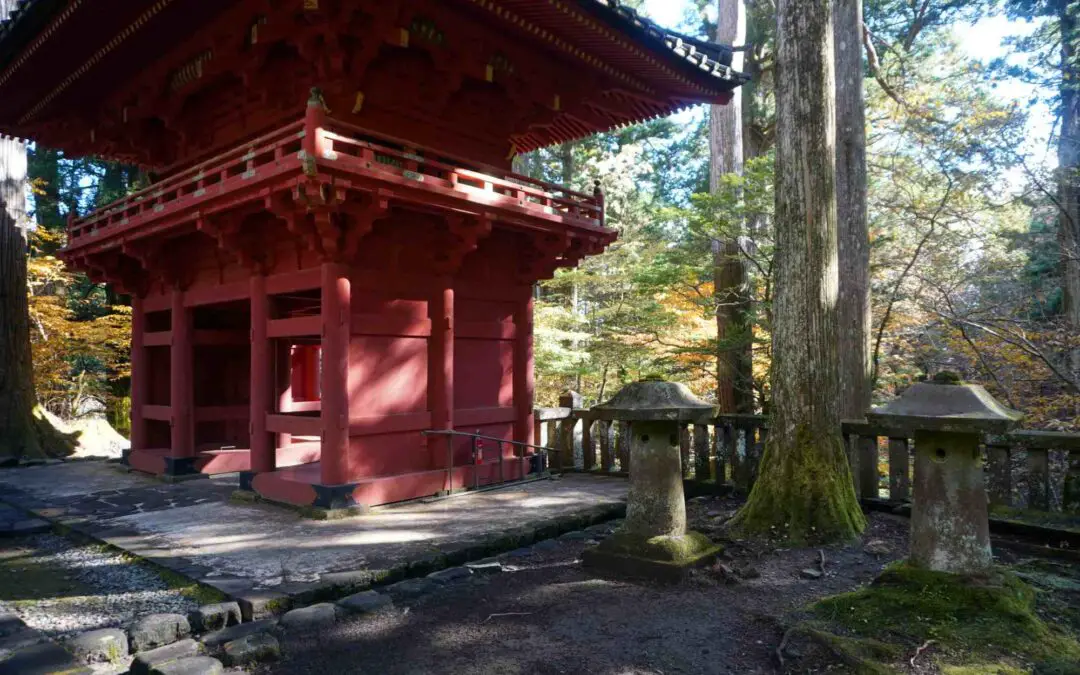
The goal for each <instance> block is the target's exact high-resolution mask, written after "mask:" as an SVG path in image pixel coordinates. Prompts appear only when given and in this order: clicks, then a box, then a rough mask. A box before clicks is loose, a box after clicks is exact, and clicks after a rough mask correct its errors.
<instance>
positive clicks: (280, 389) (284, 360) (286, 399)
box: [274, 340, 292, 448]
mask: <svg viewBox="0 0 1080 675" xmlns="http://www.w3.org/2000/svg"><path fill="white" fill-rule="evenodd" d="M274 376H275V378H276V394H275V395H276V397H277V411H279V412H289V411H290V410H292V408H291V407H290V406H291V404H292V345H290V344H289V343H288V342H287V341H285V340H278V341H277V342H276V344H275V346H274ZM277 444H278V447H279V448H284V447H286V446H289V445H292V434H278V437H277Z"/></svg>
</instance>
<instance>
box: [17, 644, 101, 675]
mask: <svg viewBox="0 0 1080 675" xmlns="http://www.w3.org/2000/svg"><path fill="white" fill-rule="evenodd" d="M91 672H92V671H91V670H90V669H89V668H83V667H81V666H80V665H79V664H78V663H77V662H76V661H75V657H74V656H73V655H72V654H71V652H69V651H68V650H66V649H64V648H63V647H61V646H60V645H58V644H56V643H55V642H45V643H42V644H39V645H34V646H33V647H25V648H23V649H20V650H18V651H16V652H14V653H12V655H11V656H9V657H8V658H6V659H4V660H3V661H0V675H52V674H53V673H64V674H65V675H87V674H89V673H91Z"/></svg>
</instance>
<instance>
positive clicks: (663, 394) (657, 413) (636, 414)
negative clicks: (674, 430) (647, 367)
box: [592, 377, 716, 423]
mask: <svg viewBox="0 0 1080 675" xmlns="http://www.w3.org/2000/svg"><path fill="white" fill-rule="evenodd" d="M592 410H593V412H594V413H596V417H597V418H598V419H603V420H625V421H628V422H634V421H637V422H650V421H655V422H667V421H670V422H697V423H705V422H707V421H709V420H710V419H712V418H713V417H715V416H716V408H715V407H714V406H712V405H710V404H708V403H706V402H705V401H702V400H701V399H699V398H698V397H697V396H694V393H693V392H691V391H690V389H689V388H688V387H687V386H686V385H685V384H681V383H678V382H665V381H664V380H663V379H661V378H657V377H650V378H645V379H643V380H640V381H638V382H631V383H630V384H628V385H626V386H625V387H623V388H622V389H620V390H619V392H618V393H617V394H615V395H614V396H612V397H611V400H610V401H608V402H607V403H602V404H600V405H597V406H593V408H592Z"/></svg>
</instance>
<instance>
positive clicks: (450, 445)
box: [420, 429, 560, 491]
mask: <svg viewBox="0 0 1080 675" xmlns="http://www.w3.org/2000/svg"><path fill="white" fill-rule="evenodd" d="M420 433H421V434H422V435H424V436H445V437H446V489H447V491H452V490H453V488H454V466H455V465H454V437H455V436H461V437H465V438H469V439H471V441H472V456H473V464H472V465H471V466H473V490H476V489H478V488H479V487H480V472H479V471H477V470H476V466H477V464H476V457H477V451H478V450H479V446H478V444H477V441H494V442H496V443H499V444H500V445H501V444H502V443H506V444H508V445H510V446H511V447H514V448H521V449H522V452H521V458H520V461H521V479H522V480H525V476H526V471H525V464H526V462H527V461H528V458H529V455H527V454H526V453H525V450H528V449H532V450H535V451H536V452H535V453H533V455H532V456H537V455H539V456H540V457H542V458H543V459H542V464H541V466H544V467H546V466H547V465H548V461H547V458H548V455H550V454H551V453H556V454H559V453H560V450H559V449H558V448H548V447H544V446H542V445H533V444H532V443H524V442H522V441H508V440H506V439H505V438H499V437H497V436H486V435H484V434H479V433H476V434H471V433H469V432H467V431H456V430H453V429H427V430H425V431H421V432H420ZM514 454H515V458H514V459H515V460H516V459H518V458H517V457H516V455H517V453H516V452H515V453H514ZM504 459H505V458H504V457H503V454H502V450H501V447H500V450H499V483H505V482H506V470H505V468H504V466H505V465H504Z"/></svg>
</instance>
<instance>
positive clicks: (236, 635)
mask: <svg viewBox="0 0 1080 675" xmlns="http://www.w3.org/2000/svg"><path fill="white" fill-rule="evenodd" d="M277 623H278V622H277V619H263V620H262V621H249V622H248V623H241V624H238V625H236V626H229V627H228V628H222V629H221V630H216V631H214V632H213V633H207V634H206V635H204V636H202V637H201V638H199V641H200V642H202V643H203V644H204V645H206V648H207V649H210V650H213V649H217V648H218V647H221V646H222V645H224V644H225V643H226V642H232V641H233V640H239V639H240V638H242V637H247V636H248V635H255V634H257V633H266V632H269V631H271V630H273V629H274V627H275V626H277Z"/></svg>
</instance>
